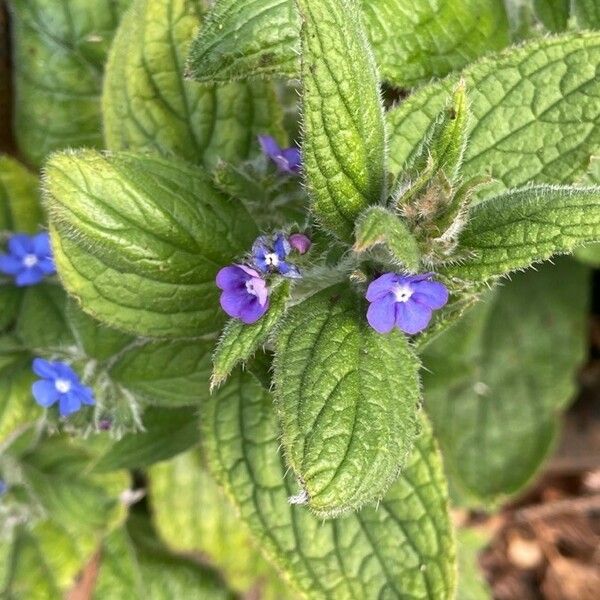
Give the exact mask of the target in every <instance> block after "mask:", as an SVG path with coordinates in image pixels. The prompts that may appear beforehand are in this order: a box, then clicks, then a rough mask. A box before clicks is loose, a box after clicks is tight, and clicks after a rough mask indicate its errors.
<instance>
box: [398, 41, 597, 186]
mask: <svg viewBox="0 0 600 600" xmlns="http://www.w3.org/2000/svg"><path fill="white" fill-rule="evenodd" d="M598 62H600V34H596V33H586V34H570V35H564V36H561V37H556V38H545V39H542V40H536V41H532V42H529V43H527V44H525V45H523V46H521V47H519V48H515V49H512V50H509V51H506V52H504V53H503V54H502V55H501V56H500V57H493V58H489V59H484V60H481V61H479V62H478V63H477V64H475V65H473V66H472V67H469V68H467V69H466V70H465V71H464V72H463V74H462V77H463V78H464V80H465V81H466V84H467V93H468V96H469V99H470V109H471V112H472V114H473V119H472V123H473V125H472V127H471V131H470V141H469V145H468V147H467V150H466V152H465V155H464V160H463V167H462V172H461V173H462V176H463V177H464V178H465V179H470V178H472V177H480V176H482V175H486V174H487V175H489V176H491V177H492V178H494V179H496V180H497V181H496V183H495V185H492V186H486V188H485V192H486V195H489V196H493V195H495V194H498V193H500V192H502V191H504V190H505V189H508V188H513V187H518V186H522V185H526V184H528V183H531V182H537V183H571V182H573V181H577V180H578V179H579V178H580V177H581V176H582V175H583V174H584V173H585V172H586V171H587V168H588V164H589V159H590V156H591V155H592V154H594V153H597V152H598V147H599V146H600V129H598V127H597V122H598V119H600V102H599V98H600V79H599V78H598V77H597V73H596V68H595V65H596V64H598ZM457 81H458V76H452V77H448V78H447V79H445V80H443V81H441V82H435V83H432V84H430V85H427V86H425V87H423V88H421V89H420V90H419V91H418V92H416V93H415V94H414V95H413V96H411V97H410V98H409V99H408V100H406V101H405V102H403V103H402V104H401V105H400V106H398V107H397V108H395V109H393V110H392V111H390V112H389V113H388V125H389V131H390V152H389V157H390V161H391V163H392V170H393V171H394V172H396V173H398V172H399V171H400V170H401V168H402V166H403V165H404V163H405V161H406V160H407V159H408V157H409V156H410V154H411V153H412V152H413V151H414V149H415V148H417V147H418V146H419V144H420V142H421V140H422V138H423V135H424V133H425V132H426V131H427V129H428V128H429V127H430V126H431V123H432V122H433V121H434V120H435V119H436V118H437V116H438V114H439V112H440V110H442V108H443V107H444V106H445V104H446V103H447V100H448V96H449V94H450V93H451V92H452V90H453V89H454V87H455V86H456V83H457Z"/></svg>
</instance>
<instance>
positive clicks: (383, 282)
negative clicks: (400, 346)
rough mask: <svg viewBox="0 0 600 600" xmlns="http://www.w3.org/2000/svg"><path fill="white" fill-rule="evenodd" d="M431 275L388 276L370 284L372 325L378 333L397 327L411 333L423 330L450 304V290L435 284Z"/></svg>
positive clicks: (391, 274) (392, 274)
mask: <svg viewBox="0 0 600 600" xmlns="http://www.w3.org/2000/svg"><path fill="white" fill-rule="evenodd" d="M432 275H433V274H432V273H425V274H422V275H400V274H398V273H386V274H385V275H382V276H381V277H378V278H377V279H375V281H373V282H371V284H370V285H369V289H368V290H367V296H366V297H367V300H368V301H369V302H370V303H371V305H370V306H369V310H368V312H367V320H368V321H369V325H370V326H371V327H372V328H373V329H374V330H375V331H377V332H378V333H389V332H390V331H391V330H392V329H393V328H394V327H398V329H401V330H402V331H404V333H409V334H415V333H418V332H419V331H423V329H425V328H426V327H427V325H429V321H431V316H432V313H433V311H434V310H436V309H438V308H442V306H444V305H445V304H446V302H448V289H447V288H446V286H445V285H444V284H443V283H439V282H437V281H432Z"/></svg>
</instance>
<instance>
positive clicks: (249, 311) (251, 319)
mask: <svg viewBox="0 0 600 600" xmlns="http://www.w3.org/2000/svg"><path fill="white" fill-rule="evenodd" d="M267 310H269V299H268V298H267V299H266V301H265V303H264V304H261V303H260V302H259V300H258V298H256V297H253V298H252V300H251V301H250V302H247V303H246V304H245V305H244V306H243V307H242V309H241V310H240V314H239V318H240V319H241V321H242V322H243V323H246V325H251V324H252V323H256V321H258V320H259V319H260V318H261V317H262V316H263V315H264V314H265V313H266V312H267Z"/></svg>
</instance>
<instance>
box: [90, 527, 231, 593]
mask: <svg viewBox="0 0 600 600" xmlns="http://www.w3.org/2000/svg"><path fill="white" fill-rule="evenodd" d="M92 597H93V598H95V599H97V600H104V599H105V598H128V599H132V600H142V599H147V600H172V599H174V598H181V599H184V598H202V600H233V598H234V596H233V594H232V593H231V592H229V591H228V590H227V589H226V588H225V586H224V585H223V584H222V583H221V582H220V580H219V578H218V576H217V574H216V573H214V572H212V571H211V570H210V569H208V568H207V567H206V566H203V565H201V564H200V563H199V562H196V561H194V560H192V559H191V558H185V557H182V556H177V555H174V554H171V553H170V552H169V551H168V550H167V549H166V548H165V547H164V546H162V545H161V544H160V542H159V541H158V540H157V539H156V537H155V535H154V533H153V531H152V530H151V526H150V523H149V522H148V520H147V518H145V517H134V518H132V519H130V522H129V524H128V526H127V527H122V528H121V529H118V530H117V531H115V532H114V533H113V534H112V535H111V536H110V537H109V538H108V539H107V540H106V541H105V543H104V545H103V547H102V554H101V562H100V569H99V572H98V579H97V581H96V585H95V588H94V592H93V596H92Z"/></svg>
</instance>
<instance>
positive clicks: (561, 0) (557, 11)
mask: <svg viewBox="0 0 600 600" xmlns="http://www.w3.org/2000/svg"><path fill="white" fill-rule="evenodd" d="M533 6H534V9H535V14H536V15H537V17H538V19H539V20H540V21H541V22H542V23H543V24H544V26H545V27H546V29H549V30H550V31H553V32H558V31H564V30H565V29H566V28H567V22H568V20H569V14H570V12H571V0H533Z"/></svg>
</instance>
